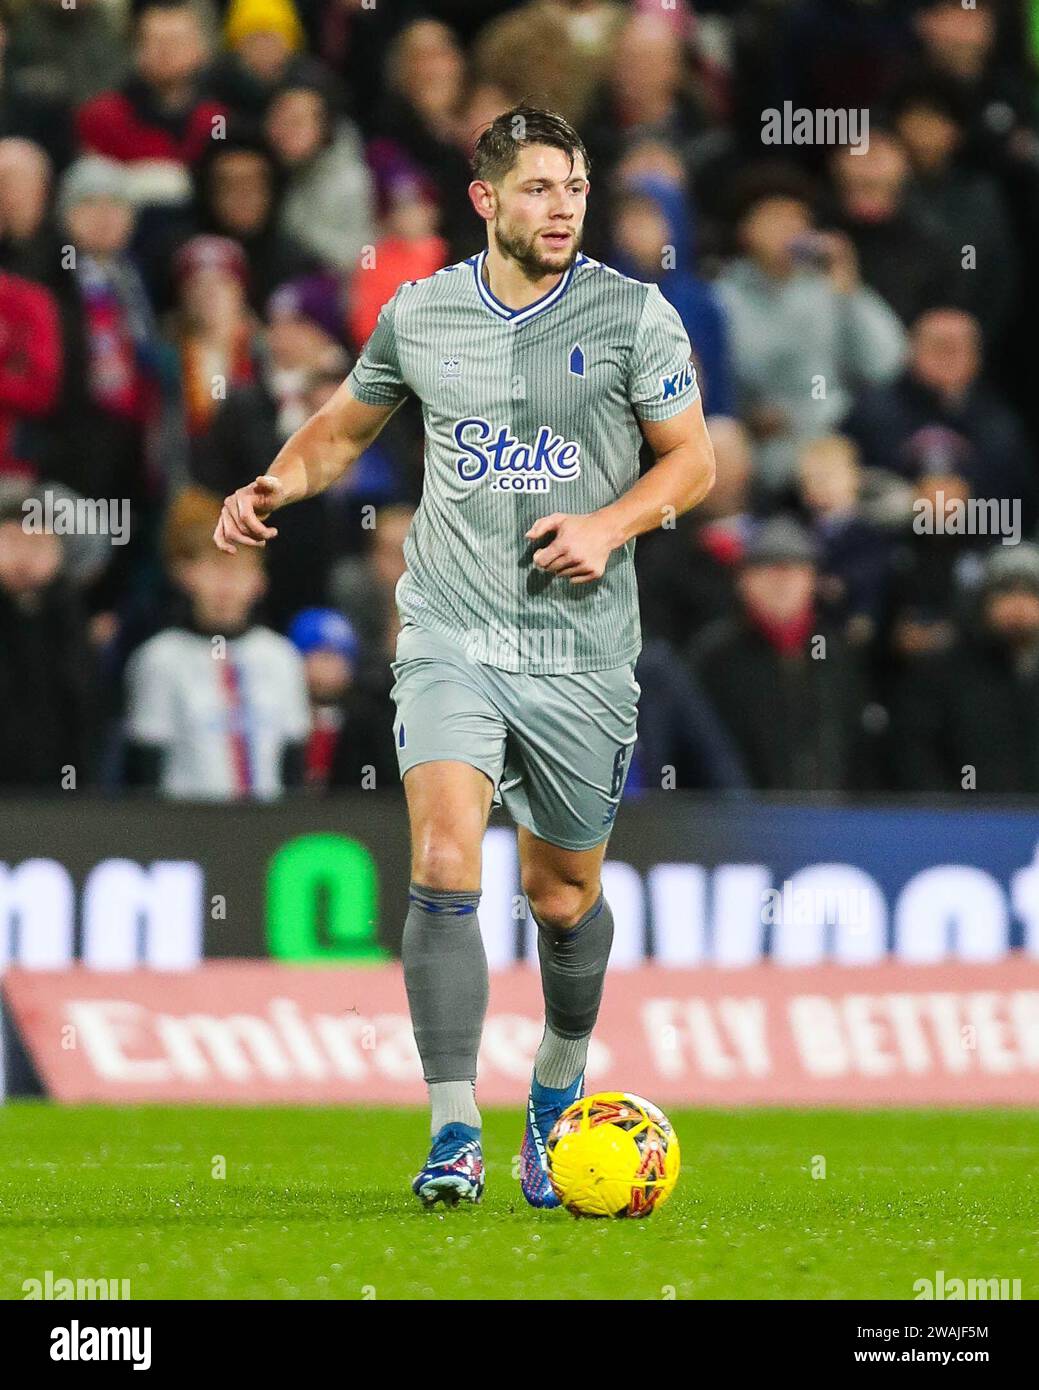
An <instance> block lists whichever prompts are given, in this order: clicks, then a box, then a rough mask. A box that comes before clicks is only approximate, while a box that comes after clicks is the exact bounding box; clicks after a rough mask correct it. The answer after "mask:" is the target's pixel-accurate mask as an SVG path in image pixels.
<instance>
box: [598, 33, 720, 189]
mask: <svg viewBox="0 0 1039 1390" xmlns="http://www.w3.org/2000/svg"><path fill="white" fill-rule="evenodd" d="M582 128H583V129H584V130H585V144H586V145H587V147H588V153H589V155H590V157H591V161H592V167H593V169H597V170H598V171H599V172H598V176H599V177H600V178H601V179H608V178H609V173H610V171H611V170H612V168H613V167H614V166H615V165H616V163H617V161H618V160H619V159H620V158H621V156H622V155H623V154H624V152H625V150H626V149H627V147H628V146H629V145H631V144H632V143H634V142H635V141H636V140H638V139H640V138H645V137H647V136H649V137H652V138H654V139H657V140H660V141H661V142H662V143H664V144H665V145H667V146H668V147H669V148H671V149H673V150H674V151H675V152H676V154H677V155H678V156H679V158H680V159H681V161H682V163H683V166H684V167H685V168H686V171H687V173H690V172H691V171H692V168H693V165H694V162H695V160H694V151H695V145H696V143H697V141H698V139H699V137H701V136H702V135H703V134H704V132H705V131H706V129H707V115H706V111H705V109H704V104H703V102H702V100H700V99H699V98H698V97H697V96H694V95H693V94H692V92H691V90H690V86H689V84H688V82H687V80H686V67H685V58H684V53H683V41H682V37H681V34H680V32H679V31H678V30H677V29H676V27H675V26H674V25H672V24H671V23H669V22H668V20H667V19H666V18H665V17H664V16H663V15H661V14H660V13H659V12H657V13H643V14H632V15H630V16H629V17H628V18H627V20H626V21H625V23H624V25H623V27H622V28H621V29H620V31H619V32H618V34H617V37H616V40H615V42H614V44H613V50H612V63H611V65H610V70H609V80H608V82H607V83H606V84H605V86H603V87H602V89H601V90H600V91H599V93H598V95H597V99H596V101H595V104H594V106H593V107H592V109H591V110H590V112H589V115H588V119H587V122H586V123H585V126H584V127H582Z"/></svg>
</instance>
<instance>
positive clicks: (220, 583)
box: [125, 490, 310, 801]
mask: <svg viewBox="0 0 1039 1390" xmlns="http://www.w3.org/2000/svg"><path fill="white" fill-rule="evenodd" d="M219 517H220V503H219V500H218V499H216V498H214V497H211V496H209V495H208V494H205V493H202V492H198V491H193V490H188V491H186V492H184V493H182V494H181V495H180V496H179V497H178V498H177V499H176V500H175V501H174V503H173V505H172V507H171V509H170V513H169V516H168V518H167V523H166V534H165V553H166V563H167V567H168V570H169V573H170V576H171V578H172V579H173V581H174V583H175V584H176V585H177V586H178V588H179V589H180V591H181V592H182V593H183V594H184V596H185V597H186V599H187V601H188V613H187V615H186V616H185V620H184V622H183V623H180V624H175V625H173V626H170V627H168V628H166V629H165V630H164V631H162V632H160V633H158V634H156V636H154V637H152V638H149V640H148V641H147V642H145V643H144V644H143V645H142V646H141V647H139V648H138V649H137V651H136V652H135V653H134V654H133V656H132V657H131V658H130V661H129V663H128V665H127V669H126V759H125V762H126V777H127V782H128V784H129V785H130V786H132V787H139V788H151V789H157V790H158V791H160V792H161V793H162V795H164V796H168V797H176V798H192V799H199V800H217V801H230V800H269V799H271V798H274V797H277V796H280V795H281V794H282V793H283V792H284V791H285V790H286V789H287V788H289V787H293V786H298V785H300V783H301V781H302V777H303V749H304V746H305V741H306V739H307V736H308V734H309V732H310V710H309V702H308V699H307V689H306V680H305V677H304V673H303V663H302V661H301V659H300V656H299V653H298V652H297V651H296V649H295V647H294V646H293V645H292V643H291V642H289V641H288V639H287V638H285V637H282V636H280V635H279V634H278V633H276V632H272V631H271V630H270V629H269V628H266V627H263V626H261V625H260V624H258V623H256V622H255V621H254V618H253V610H254V609H255V607H256V605H257V603H258V602H259V600H260V598H261V596H262V594H263V591H264V588H265V586H266V577H265V575H264V568H263V553H262V551H260V550H258V549H256V548H254V547H250V546H242V547H240V548H239V550H238V551H237V552H236V553H235V554H234V555H224V554H221V553H220V552H219V551H217V550H216V549H215V547H214V546H213V544H212V536H213V530H214V528H215V527H216V523H217V521H218V520H219Z"/></svg>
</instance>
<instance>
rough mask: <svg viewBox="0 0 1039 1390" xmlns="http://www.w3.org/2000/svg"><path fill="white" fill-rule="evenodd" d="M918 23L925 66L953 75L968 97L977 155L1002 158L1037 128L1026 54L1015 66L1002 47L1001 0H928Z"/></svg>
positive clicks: (973, 150)
mask: <svg viewBox="0 0 1039 1390" xmlns="http://www.w3.org/2000/svg"><path fill="white" fill-rule="evenodd" d="M1008 8H1009V7H1008ZM914 24H915V27H916V33H917V38H918V41H919V43H920V46H921V49H922V57H923V65H922V66H923V71H924V72H925V73H933V74H935V75H937V76H939V77H944V78H946V79H948V80H949V81H951V82H952V83H953V84H954V85H955V86H956V87H957V89H958V90H959V93H960V95H961V97H962V99H963V101H964V103H965V108H966V113H967V123H968V132H969V138H968V148H969V150H970V153H971V155H972V156H974V157H975V158H977V159H978V160H979V161H980V162H982V163H983V164H984V162H985V161H986V160H991V159H996V160H1000V159H1001V158H1002V157H1003V156H1004V155H1006V154H1008V153H1010V149H1009V147H1010V145H1011V143H1012V142H1013V141H1014V140H1015V138H1016V137H1017V135H1018V134H1019V133H1020V132H1021V131H1022V130H1023V129H1024V128H1029V127H1033V128H1034V123H1035V116H1034V101H1033V96H1032V91H1031V83H1032V80H1033V79H1032V76H1031V74H1030V73H1029V71H1028V68H1027V62H1026V60H1025V58H1024V55H1023V54H1022V55H1020V56H1019V59H1018V62H1017V64H1016V65H1014V66H1011V65H1010V64H1008V63H1007V62H1006V61H1005V60H1004V58H1003V56H1002V55H1001V54H1000V52H999V50H998V48H997V44H996V39H997V30H998V26H997V7H996V5H995V4H993V3H992V0H975V3H974V4H972V5H964V4H962V3H961V0H923V3H922V4H921V5H920V6H919V7H918V9H917V12H916V15H915V16H914Z"/></svg>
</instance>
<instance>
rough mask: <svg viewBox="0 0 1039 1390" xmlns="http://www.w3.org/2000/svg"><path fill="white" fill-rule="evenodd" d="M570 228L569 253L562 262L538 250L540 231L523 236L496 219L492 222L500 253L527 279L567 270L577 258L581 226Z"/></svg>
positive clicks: (539, 278)
mask: <svg viewBox="0 0 1039 1390" xmlns="http://www.w3.org/2000/svg"><path fill="white" fill-rule="evenodd" d="M570 230H571V231H572V232H573V237H572V239H571V241H570V254H569V255H568V256H567V258H566V259H565V260H564V261H562V262H560V261H558V260H549V259H548V258H547V257H546V256H544V255H543V254H542V253H541V252H539V251H538V249H537V244H538V237H539V236H540V235H541V233H540V232H532V233H531V234H530V236H527V237H525V236H522V235H521V234H520V233H518V232H512V231H511V230H510V229H509V228H508V227H503V226H502V224H501V222H500V221H498V222H495V224H494V241H495V245H496V246H497V247H498V250H499V251H500V252H501V254H502V255H503V256H506V257H508V259H509V260H513V261H515V262H516V264H517V265H518V266H519V268H520V270H522V271H523V273H524V275H525V276H526V277H527V279H528V280H541V279H543V278H544V276H546V275H561V274H562V273H563V272H564V271H567V270H569V269H570V267H571V266H572V265H573V263H574V261H575V260H576V259H577V253H578V251H580V249H581V233H582V231H583V228H581V227H572V228H570Z"/></svg>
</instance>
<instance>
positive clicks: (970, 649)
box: [893, 542, 1039, 795]
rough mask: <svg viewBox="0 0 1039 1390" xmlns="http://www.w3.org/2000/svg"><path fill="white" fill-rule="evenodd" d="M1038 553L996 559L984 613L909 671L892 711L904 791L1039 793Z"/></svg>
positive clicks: (994, 555)
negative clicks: (955, 638) (940, 650)
mask: <svg viewBox="0 0 1039 1390" xmlns="http://www.w3.org/2000/svg"><path fill="white" fill-rule="evenodd" d="M1037 708H1039V547H1037V546H1035V545H1032V544H1029V543H1027V542H1026V543H1024V544H1021V545H1018V546H1013V547H1007V548H1003V547H997V548H995V549H994V550H992V551H991V552H990V553H989V556H988V559H987V562H986V566H985V571H984V577H983V583H982V588H981V592H980V596H979V603H978V612H977V613H976V614H975V616H974V617H973V619H972V620H971V621H970V622H968V623H967V624H965V630H964V631H963V633H962V635H961V636H960V637H959V639H958V640H957V641H956V642H955V644H953V645H951V646H950V647H949V648H948V649H946V650H945V651H943V652H940V653H937V654H935V655H932V656H928V657H924V658H922V659H921V660H919V661H917V662H916V663H915V664H913V665H912V666H911V667H909V668H907V670H906V671H905V673H904V675H903V677H902V680H901V681H900V683H899V686H898V689H897V693H896V697H895V700H894V704H893V728H894V731H895V746H896V756H895V759H894V765H895V768H896V769H897V777H898V785H899V786H900V787H902V788H905V789H907V790H913V791H944V792H955V791H961V790H969V791H977V792H979V793H981V794H982V795H985V794H991V793H998V792H1013V793H1029V794H1032V795H1034V794H1036V793H1037V792H1039V719H1036V709H1037Z"/></svg>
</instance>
